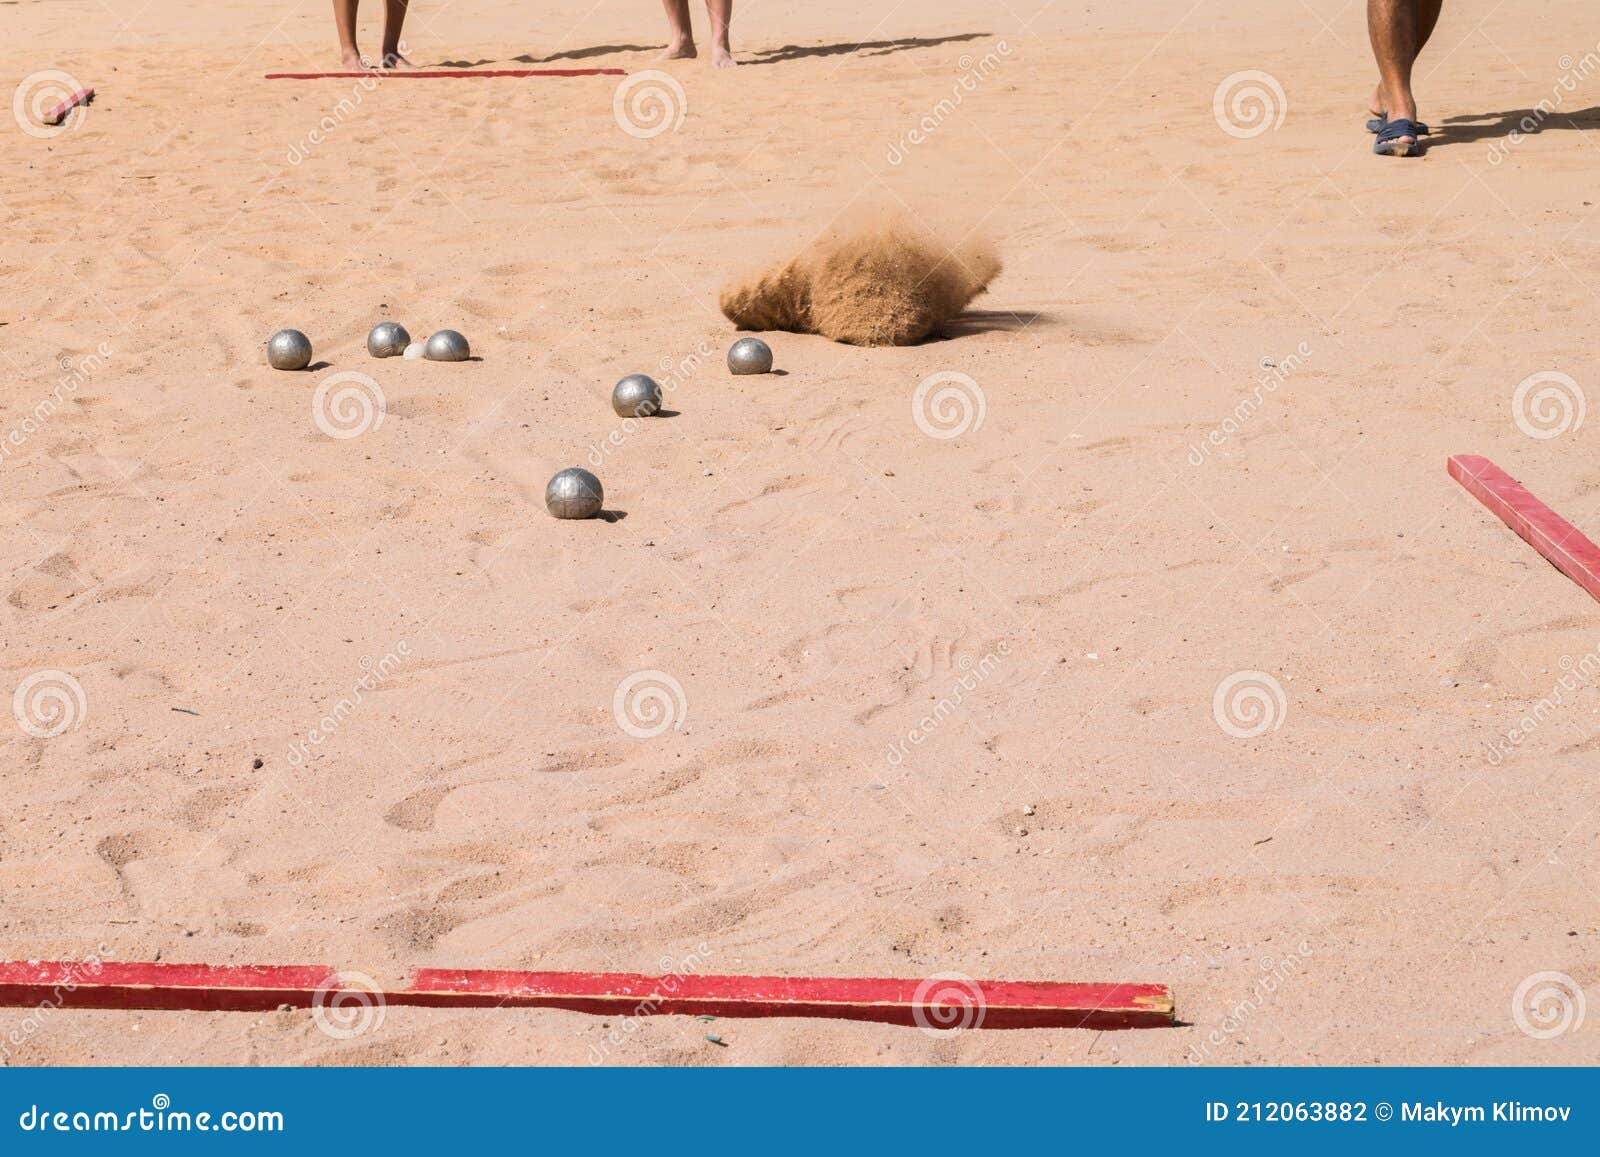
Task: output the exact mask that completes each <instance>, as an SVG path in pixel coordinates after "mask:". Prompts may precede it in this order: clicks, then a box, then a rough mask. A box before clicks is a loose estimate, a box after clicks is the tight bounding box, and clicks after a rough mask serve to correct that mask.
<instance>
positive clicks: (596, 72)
mask: <svg viewBox="0 0 1600 1157" xmlns="http://www.w3.org/2000/svg"><path fill="white" fill-rule="evenodd" d="M627 75H628V74H627V73H626V72H625V71H623V70H622V69H620V68H436V69H425V68H419V69H417V70H415V71H413V72H269V73H267V75H266V76H265V77H263V78H262V79H264V80H333V79H349V80H354V79H358V78H360V77H363V76H370V77H372V78H373V79H375V80H446V79H448V80H487V79H489V78H491V77H496V76H519V77H520V76H627Z"/></svg>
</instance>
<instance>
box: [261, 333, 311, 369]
mask: <svg viewBox="0 0 1600 1157" xmlns="http://www.w3.org/2000/svg"><path fill="white" fill-rule="evenodd" d="M267 364H268V365H269V366H271V367H272V368H273V369H275V370H303V369H305V368H306V367H307V366H309V365H310V364H311V339H310V338H308V337H307V336H306V335H305V334H303V333H301V332H300V331H299V330H297V329H280V330H279V331H278V332H277V333H275V334H273V335H272V336H271V337H269V338H268V339H267Z"/></svg>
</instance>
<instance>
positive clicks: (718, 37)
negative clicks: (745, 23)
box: [706, 0, 739, 68]
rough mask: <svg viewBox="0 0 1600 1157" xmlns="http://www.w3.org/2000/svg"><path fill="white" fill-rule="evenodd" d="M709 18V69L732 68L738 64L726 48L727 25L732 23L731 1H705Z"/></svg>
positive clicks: (730, 50)
mask: <svg viewBox="0 0 1600 1157" xmlns="http://www.w3.org/2000/svg"><path fill="white" fill-rule="evenodd" d="M706 14H707V15H709V16H710V17H711V67H712V68H732V67H733V66H734V65H736V64H738V63H739V62H738V61H737V60H735V59H734V58H733V49H731V48H729V47H728V25H730V24H732V23H733V0H706Z"/></svg>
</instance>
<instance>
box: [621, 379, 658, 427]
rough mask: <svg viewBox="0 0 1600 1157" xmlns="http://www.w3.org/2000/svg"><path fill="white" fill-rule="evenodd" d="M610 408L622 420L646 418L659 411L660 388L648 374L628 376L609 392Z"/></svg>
mask: <svg viewBox="0 0 1600 1157" xmlns="http://www.w3.org/2000/svg"><path fill="white" fill-rule="evenodd" d="M611 408H612V409H613V410H615V411H616V412H617V413H618V414H619V415H620V416H621V417H624V418H633V417H639V418H648V417H649V416H650V415H652V414H654V413H656V412H657V411H658V410H660V409H661V387H660V386H658V385H657V384H656V380H655V379H654V378H652V377H651V376H650V375H649V374H629V375H628V376H627V377H625V378H623V379H622V380H621V381H620V382H618V383H617V384H616V387H615V388H614V389H613V390H612V391H611Z"/></svg>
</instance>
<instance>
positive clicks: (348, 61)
mask: <svg viewBox="0 0 1600 1157" xmlns="http://www.w3.org/2000/svg"><path fill="white" fill-rule="evenodd" d="M333 26H334V27H335V28H337V29H338V30H339V60H340V62H341V63H343V65H344V66H345V68H346V69H348V70H349V71H351V72H360V71H361V70H362V69H364V68H366V67H367V66H366V64H365V63H363V61H362V59H361V50H360V49H359V48H357V47H356V0H333Z"/></svg>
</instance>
